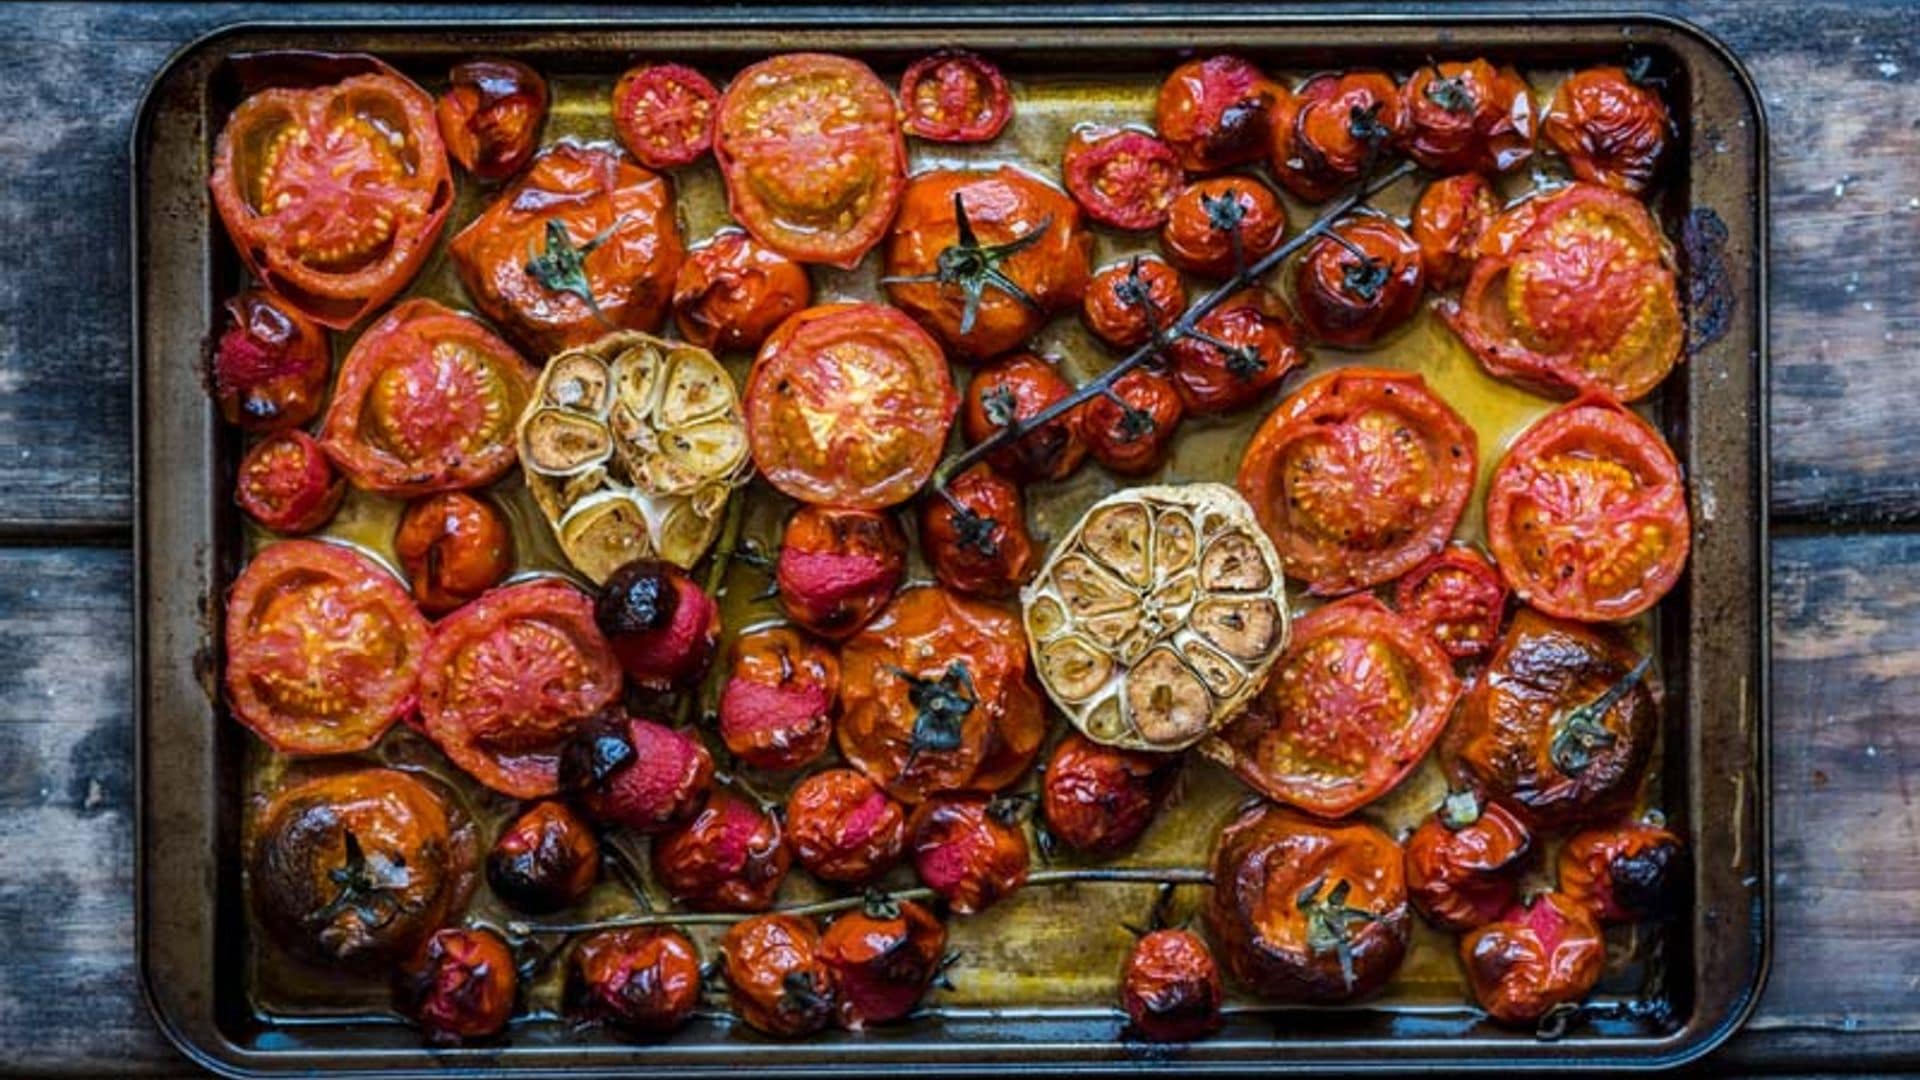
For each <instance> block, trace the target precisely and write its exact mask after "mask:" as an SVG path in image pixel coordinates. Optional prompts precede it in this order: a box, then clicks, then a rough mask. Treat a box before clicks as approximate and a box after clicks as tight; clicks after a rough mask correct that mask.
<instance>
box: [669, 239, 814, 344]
mask: <svg viewBox="0 0 1920 1080" xmlns="http://www.w3.org/2000/svg"><path fill="white" fill-rule="evenodd" d="M812 299H813V284H812V283H811V282H809V281H808V280H807V271H806V268H805V267H803V266H801V265H800V264H799V263H797V262H794V261H793V260H792V259H789V258H787V257H786V256H785V255H782V254H780V253H779V252H777V251H775V250H773V249H772V248H769V247H766V246H764V245H762V244H760V243H759V242H757V241H755V240H754V239H753V238H752V237H750V236H748V235H747V234H746V233H744V232H741V231H740V230H738V229H726V230H724V231H722V232H719V233H716V234H715V235H714V237H713V239H711V240H709V241H707V242H706V243H704V244H702V245H700V246H699V247H696V248H694V249H693V250H692V251H690V252H688V253H687V261H686V262H684V263H681V264H680V276H679V277H678V278H677V279H675V281H674V285H673V323H674V325H675V326H677V327H679V328H680V336H681V337H683V338H685V339H687V340H688V341H690V342H692V343H694V344H695V345H698V346H700V347H701V348H703V349H755V348H759V346H760V343H761V342H762V341H765V340H766V339H767V335H768V334H770V333H772V332H773V329H774V327H776V326H779V325H780V324H781V323H782V322H784V321H786V318H787V316H789V315H791V314H793V313H794V312H796V311H799V310H800V309H801V308H804V307H806V306H807V303H808V302H809V301H810V300H812Z"/></svg>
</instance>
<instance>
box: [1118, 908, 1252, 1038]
mask: <svg viewBox="0 0 1920 1080" xmlns="http://www.w3.org/2000/svg"><path fill="white" fill-rule="evenodd" d="M1226 996H1227V994H1226V987H1224V986H1223V985H1221V982H1220V965H1218V964H1216V963H1214V961H1213V952H1212V950H1210V949H1208V948H1207V943H1206V942H1204V941H1202V940H1200V936H1199V935H1198V934H1195V933H1193V932H1192V931H1191V930H1155V931H1153V932H1152V933H1150V934H1144V935H1142V936H1141V938H1140V940H1139V941H1136V942H1134V943H1133V951H1132V952H1129V953H1128V954H1127V967H1126V970H1125V971H1124V972H1122V973H1121V976H1120V1007H1121V1008H1123V1009H1125V1010H1126V1011H1127V1019H1128V1020H1129V1021H1131V1022H1132V1025H1131V1027H1130V1028H1129V1032H1130V1033H1131V1034H1132V1035H1134V1036H1135V1037H1137V1038H1141V1039H1146V1040H1148V1041H1149V1042H1187V1041H1189V1040H1192V1039H1199V1038H1203V1037H1205V1036H1207V1035H1211V1034H1213V1033H1214V1032H1215V1031H1218V1030H1219V1029H1220V1022H1221V1021H1220V1006H1221V1004H1222V1002H1224V1001H1225V1000H1226Z"/></svg>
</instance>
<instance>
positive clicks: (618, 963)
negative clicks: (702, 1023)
mask: <svg viewBox="0 0 1920 1080" xmlns="http://www.w3.org/2000/svg"><path fill="white" fill-rule="evenodd" d="M565 1001H566V1008H567V1013H568V1014H569V1015H571V1016H574V1017H577V1018H579V1019H582V1020H597V1021H603V1022H606V1023H609V1024H612V1025H613V1026H614V1027H616V1028H619V1029H621V1030H622V1031H625V1032H627V1033H630V1034H633V1035H639V1036H645V1037H658V1036H661V1035H667V1034H670V1033H672V1032H673V1031H675V1030H677V1029H678V1028H679V1027H680V1026H681V1025H683V1024H685V1023H686V1022H687V1020H688V1019H690V1018H691V1017H692V1016H693V1010H694V1009H695V1008H696V1007H698V1006H699V1004H700V956H699V954H698V953H696V952H694V949H693V942H691V941H688V940H687V939H686V937H685V936H684V935H682V934H681V933H680V932H679V931H678V930H669V929H667V928H665V927H653V926H648V927H634V928H632V929H624V930H602V931H600V932H599V933H597V934H594V935H592V936H591V937H588V938H585V939H583V940H582V941H581V942H580V944H579V945H578V946H576V947H575V948H574V950H573V959H572V961H571V963H569V964H568V967H567V987H566V993H565Z"/></svg>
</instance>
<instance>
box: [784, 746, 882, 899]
mask: <svg viewBox="0 0 1920 1080" xmlns="http://www.w3.org/2000/svg"><path fill="white" fill-rule="evenodd" d="M906 844H907V812H906V809H905V808H904V807H902V806H901V805H900V803H899V802H897V801H896V800H894V798H893V797H892V796H890V795H888V794H887V793H886V792H885V791H883V790H881V788H880V785H878V784H876V783H874V782H873V781H872V780H869V779H868V778H867V777H866V776H865V775H864V774H862V773H861V772H859V771H858V770H856V769H828V770H826V771H824V772H817V773H814V774H813V775H812V776H809V777H807V778H806V779H805V780H802V781H800V783H798V784H796V785H794V788H793V791H792V793H791V794H789V795H788V796H787V846H788V847H790V848H792V849H793V856H794V858H795V859H797V860H799V862H800V865H801V866H802V867H803V868H805V869H806V871H807V872H808V873H810V874H812V875H813V876H814V877H817V878H819V879H821V880H822V881H835V882H843V883H847V884H860V883H862V882H866V881H870V880H872V879H873V878H876V877H878V876H879V875H881V874H883V873H885V872H886V871H887V870H889V869H892V867H893V865H894V864H895V863H897V862H899V861H900V857H901V856H902V855H903V854H904V853H905V852H906Z"/></svg>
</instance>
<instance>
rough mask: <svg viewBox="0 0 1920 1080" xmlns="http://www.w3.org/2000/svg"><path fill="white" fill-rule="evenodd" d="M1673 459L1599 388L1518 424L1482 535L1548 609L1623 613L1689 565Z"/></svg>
mask: <svg viewBox="0 0 1920 1080" xmlns="http://www.w3.org/2000/svg"><path fill="white" fill-rule="evenodd" d="M1690 533H1691V521H1690V518H1689V517H1688V514H1687V490H1686V485H1685V483H1684V482H1683V481H1682V480H1681V478H1680V463H1679V462H1678V461H1676V460H1674V456H1673V451H1672V450H1670V449H1668V448H1667V444H1666V441H1665V440H1664V439H1662V438H1661V437H1660V433H1659V432H1657V431H1655V430H1654V429H1653V427H1652V426H1651V425H1650V424H1648V423H1647V422H1646V421H1645V420H1642V419H1640V418H1639V417H1638V416H1635V415H1634V414H1633V413H1631V412H1629V411H1627V410H1626V409H1625V408H1623V407H1622V406H1620V405H1619V404H1616V403H1615V402H1613V401H1610V400H1608V399H1606V398H1604V397H1599V396H1589V397H1584V398H1581V399H1579V400H1577V401H1574V402H1571V403H1569V404H1567V405H1564V406H1562V407H1560V408H1559V409H1556V410H1555V411H1553V412H1551V413H1548V414H1547V415H1546V416H1545V417H1542V418H1541V419H1540V420H1539V421H1537V422H1535V424H1534V425H1533V426H1532V427H1530V428H1528V429H1527V430H1526V431H1524V432H1522V433H1521V435H1520V437H1519V438H1518V439H1515V440H1514V442H1513V445H1511V446H1510V447H1508V448H1507V456H1506V457H1504V458H1501V459H1500V464H1498V465H1496V466H1495V467H1494V470H1493V478H1492V480H1491V481H1490V482H1489V484H1488V487H1487V544H1488V546H1489V547H1491V548H1492V549H1493V557H1494V561H1495V562H1497V563H1499V565H1500V573H1501V574H1502V575H1504V576H1505V577H1506V579H1507V584H1508V585H1511V586H1512V587H1513V591H1514V594H1515V595H1517V596H1519V597H1520V599H1522V600H1524V601H1526V602H1527V603H1529V604H1532V605H1533V606H1534V607H1537V608H1539V609H1540V610H1542V611H1544V612H1546V613H1547V614H1549V615H1558V616H1560V617H1562V618H1567V619H1584V620H1587V621H1590V622H1610V621H1614V620H1619V619H1627V618H1631V617H1633V616H1635V615H1638V614H1640V613H1641V612H1643V611H1645V610H1647V609H1648V608H1650V607H1652V606H1653V605H1654V604H1656V603H1658V602H1659V600H1660V598H1661V597H1663V596H1665V595H1667V591H1668V590H1669V589H1672V588H1673V586H1674V583H1675V582H1677V581H1679V580H1680V572H1681V570H1682V569H1684V568H1685V566H1686V561H1687V549H1688V546H1689V543H1690Z"/></svg>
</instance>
